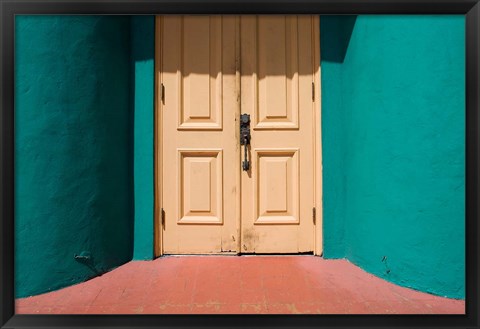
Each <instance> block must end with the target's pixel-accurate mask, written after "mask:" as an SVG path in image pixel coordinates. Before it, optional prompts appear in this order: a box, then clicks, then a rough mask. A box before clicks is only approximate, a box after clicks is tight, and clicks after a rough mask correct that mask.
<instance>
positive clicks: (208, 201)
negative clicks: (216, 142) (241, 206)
mask: <svg viewBox="0 0 480 329" xmlns="http://www.w3.org/2000/svg"><path fill="white" fill-rule="evenodd" d="M177 177H178V178H179V181H178V188H177V190H178V191H179V195H178V199H179V212H178V213H179V218H178V223H179V224H222V223H223V163H222V151H221V150H195V149H186V150H185V149H183V150H182V149H180V150H179V152H178V174H177Z"/></svg>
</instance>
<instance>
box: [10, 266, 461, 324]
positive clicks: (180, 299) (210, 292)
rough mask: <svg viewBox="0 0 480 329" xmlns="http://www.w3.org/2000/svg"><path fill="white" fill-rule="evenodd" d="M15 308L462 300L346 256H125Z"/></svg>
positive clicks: (419, 304)
mask: <svg viewBox="0 0 480 329" xmlns="http://www.w3.org/2000/svg"><path fill="white" fill-rule="evenodd" d="M16 312H17V313H22V314H40V313H46V314H84V313H85V314H165V313H170V314H172V313H177V314H178V313H217V314H219V313H270V314H271V313H315V314H384V313H388V314H413V313H415V314H464V313H465V302H464V301H462V300H454V299H448V298H441V297H437V296H433V295H429V294H425V293H421V292H418V291H414V290H411V289H406V288H402V287H399V286H396V285H394V284H391V283H389V282H386V281H384V280H382V279H379V278H377V277H375V276H373V275H370V274H368V273H366V272H364V271H363V270H361V269H360V268H358V267H356V266H355V265H353V264H351V263H349V262H348V261H346V260H324V259H322V258H320V257H313V256H242V257H235V256H203V257H202V256H187V257H162V258H158V259H156V260H154V261H135V262H130V263H127V264H125V265H123V266H121V267H119V268H117V269H115V270H113V271H111V272H109V273H106V274H104V275H102V276H100V277H97V278H94V279H92V280H89V281H87V282H84V283H80V284H77V285H74V286H71V287H68V288H64V289H61V290H58V291H54V292H51V293H47V294H43V295H38V296H34V297H29V298H23V299H18V300H17V301H16Z"/></svg>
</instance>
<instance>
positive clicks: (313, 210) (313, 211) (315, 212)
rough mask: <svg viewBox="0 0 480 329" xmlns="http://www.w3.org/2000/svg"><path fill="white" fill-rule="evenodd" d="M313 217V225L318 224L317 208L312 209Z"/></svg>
mask: <svg viewBox="0 0 480 329" xmlns="http://www.w3.org/2000/svg"><path fill="white" fill-rule="evenodd" d="M312 217H313V224H316V222H317V209H316V208H315V207H313V208H312Z"/></svg>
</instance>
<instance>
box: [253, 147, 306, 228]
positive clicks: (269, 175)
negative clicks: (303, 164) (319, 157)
mask: <svg viewBox="0 0 480 329" xmlns="http://www.w3.org/2000/svg"><path fill="white" fill-rule="evenodd" d="M255 154H256V156H255V157H256V160H257V161H256V163H257V174H256V176H255V177H254V181H253V185H254V186H255V187H256V189H255V190H254V192H255V195H254V199H255V200H256V205H255V215H254V216H255V222H254V225H258V224H298V223H299V211H298V210H299V208H298V202H299V200H298V196H299V193H298V190H299V180H298V177H299V176H298V174H299V172H298V159H299V157H298V149H271V150H268V149H263V150H262V149H256V150H255Z"/></svg>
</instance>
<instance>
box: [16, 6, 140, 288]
mask: <svg viewBox="0 0 480 329" xmlns="http://www.w3.org/2000/svg"><path fill="white" fill-rule="evenodd" d="M129 21H130V18H129V17H126V16H125V17H122V16H110V17H107V16H17V17H16V21H15V24H16V25H15V47H16V52H15V274H16V275H15V282H16V285H15V288H16V296H17V297H23V296H28V295H35V294H38V293H42V292H45V291H50V290H55V289H58V288H61V287H64V286H67V285H71V284H73V283H76V282H80V281H84V280H85V279H87V278H90V277H93V276H95V275H97V274H99V273H103V272H105V271H107V270H108V269H111V268H113V267H116V266H118V265H120V264H123V263H125V262H127V261H129V260H130V259H131V258H132V232H133V227H132V226H133V225H132V224H133V220H132V215H133V212H132V199H133V198H132V192H131V191H132V187H131V186H132V181H131V177H132V175H131V166H132V165H131V158H132V155H131V147H130V143H131V142H130V138H129V136H130V135H131V128H132V126H131V124H130V110H129V84H130V77H129V74H130V73H129V28H130V24H129ZM82 252H83V254H84V255H87V256H88V254H89V255H90V258H89V259H87V260H85V261H83V262H82V261H78V260H76V259H74V254H82Z"/></svg>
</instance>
